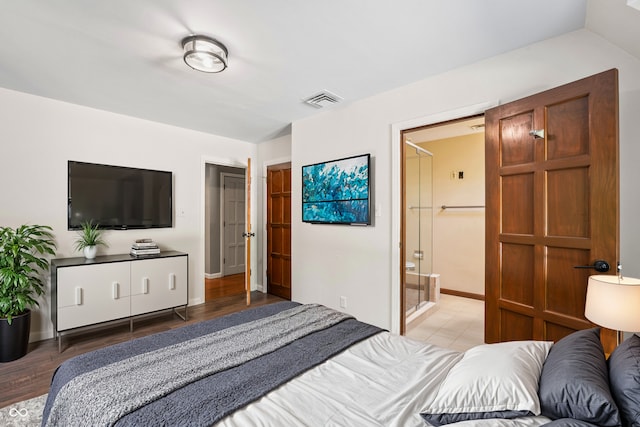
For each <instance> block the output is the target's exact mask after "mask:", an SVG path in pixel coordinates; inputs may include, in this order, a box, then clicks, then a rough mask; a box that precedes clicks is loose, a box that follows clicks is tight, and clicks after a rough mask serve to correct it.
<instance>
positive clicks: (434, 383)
mask: <svg viewBox="0 0 640 427" xmlns="http://www.w3.org/2000/svg"><path fill="white" fill-rule="evenodd" d="M461 358H462V353H459V352H456V351H453V350H446V349H443V348H439V347H436V346H433V345H430V344H425V343H422V342H418V341H413V340H410V339H408V338H405V337H400V336H397V335H392V334H390V333H387V332H384V333H380V334H377V335H375V336H373V337H372V338H369V339H367V340H365V341H363V342H361V343H359V344H356V345H354V346H352V347H351V348H350V349H348V350H346V351H344V352H343V353H341V354H339V355H337V356H335V357H333V358H332V359H330V360H328V361H327V362H325V363H323V364H321V365H319V366H317V367H315V368H313V369H311V370H309V371H307V372H306V373H304V374H302V375H300V376H299V377H297V378H295V379H293V380H291V381H289V382H288V383H286V384H284V385H283V386H281V387H279V388H278V389H276V390H274V391H272V392H271V393H269V394H267V395H266V396H264V397H263V398H261V399H260V400H258V401H256V402H254V403H252V404H250V405H248V406H247V407H245V408H243V409H241V410H239V411H237V412H235V413H234V414H232V415H230V416H228V417H227V418H225V419H223V420H221V421H220V422H219V423H218V424H216V425H217V426H220V427H240V426H241V427H250V426H274V427H275V426H278V427H281V426H309V427H312V426H313V427H316V426H325V427H331V426H384V427H394V426H397V427H400V426H402V427H413V426H415V427H424V426H426V423H425V422H424V420H423V419H422V418H421V417H420V412H421V411H422V410H423V408H424V407H425V406H426V405H428V404H429V403H430V402H431V401H432V400H433V399H434V398H435V396H436V393H437V391H438V386H439V384H440V383H441V382H442V381H443V380H444V378H445V377H446V375H447V373H448V372H449V369H451V367H452V366H453V365H455V364H456V363H457V362H458V361H459V360H460V359H461ZM547 422H549V419H547V418H545V417H526V418H519V419H517V420H499V421H498V420H486V421H474V422H461V423H456V424H450V425H451V426H456V427H463V426H483V427H484V426H487V427H489V426H505V427H535V426H540V425H542V424H544V423H547Z"/></svg>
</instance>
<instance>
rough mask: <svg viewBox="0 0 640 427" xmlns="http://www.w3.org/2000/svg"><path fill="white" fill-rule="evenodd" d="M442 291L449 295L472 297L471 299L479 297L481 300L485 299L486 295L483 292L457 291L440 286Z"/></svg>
mask: <svg viewBox="0 0 640 427" xmlns="http://www.w3.org/2000/svg"><path fill="white" fill-rule="evenodd" d="M440 293H441V294H447V295H453V296H456V297H463V298H471V299H477V300H480V301H484V295H482V294H474V293H471V292H463V291H456V290H455V289H446V288H440Z"/></svg>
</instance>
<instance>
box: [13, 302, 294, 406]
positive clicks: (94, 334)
mask: <svg viewBox="0 0 640 427" xmlns="http://www.w3.org/2000/svg"><path fill="white" fill-rule="evenodd" d="M278 301H284V300H283V299H282V298H278V297H276V296H273V295H268V294H264V293H262V292H252V293H251V307H255V306H259V305H264V304H271V303H274V302H278ZM245 309H247V306H246V299H245V294H244V293H242V294H239V295H233V296H227V297H221V298H216V299H213V300H211V301H207V302H206V303H204V304H200V305H196V306H193V307H189V311H188V320H187V322H184V321H183V320H182V319H180V318H179V317H178V316H176V315H175V314H174V313H173V312H172V311H165V312H160V313H157V314H153V315H149V316H148V317H139V318H136V319H135V320H134V322H133V333H131V332H129V321H128V320H126V321H124V322H121V323H117V324H111V325H109V326H103V327H100V328H95V329H91V330H87V331H84V332H76V333H74V334H69V335H65V336H63V338H62V353H58V341H57V340H56V339H49V340H44V341H38V342H34V343H31V344H30V345H29V352H28V353H27V355H26V356H24V357H23V358H21V359H18V360H15V361H13V362H8V363H0V379H1V383H0V408H2V407H4V406H7V405H10V404H12V403H15V402H19V401H22V400H25V399H30V398H32V397H36V396H40V395H42V394H44V393H47V392H48V391H49V385H50V383H51V377H52V375H53V372H54V371H55V369H56V368H57V367H58V365H60V364H61V363H62V362H64V361H65V360H67V359H69V358H71V357H73V356H76V355H78V354H82V353H86V352H88V351H91V350H95V349H98V348H102V347H106V346H108V345H112V344H116V343H120V342H124V341H128V340H131V339H133V338H138V337H143V336H146V335H150V334H153V333H157V332H162V331H166V330H169V329H174V328H179V327H182V326H185V325H187V324H190V323H197V322H201V321H203V320H208V319H212V318H215V317H219V316H223V315H225V314H229V313H234V312H237V311H241V310H245Z"/></svg>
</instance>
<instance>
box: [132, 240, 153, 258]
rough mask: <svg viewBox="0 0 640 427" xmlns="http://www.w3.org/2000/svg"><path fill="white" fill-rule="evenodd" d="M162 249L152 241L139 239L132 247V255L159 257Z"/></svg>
mask: <svg viewBox="0 0 640 427" xmlns="http://www.w3.org/2000/svg"><path fill="white" fill-rule="evenodd" d="M159 253H160V248H159V247H158V245H157V244H155V242H154V241H153V240H151V239H138V240H136V241H135V242H134V243H133V245H131V252H130V254H131V255H133V256H147V255H157V254H159Z"/></svg>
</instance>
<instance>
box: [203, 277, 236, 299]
mask: <svg viewBox="0 0 640 427" xmlns="http://www.w3.org/2000/svg"><path fill="white" fill-rule="evenodd" d="M245 289H246V288H245V282H244V273H240V274H232V275H230V276H224V277H220V278H218V279H204V300H205V301H209V300H212V299H215V298H220V297H228V296H231V295H238V294H244V293H245Z"/></svg>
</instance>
